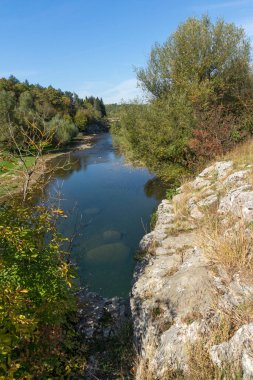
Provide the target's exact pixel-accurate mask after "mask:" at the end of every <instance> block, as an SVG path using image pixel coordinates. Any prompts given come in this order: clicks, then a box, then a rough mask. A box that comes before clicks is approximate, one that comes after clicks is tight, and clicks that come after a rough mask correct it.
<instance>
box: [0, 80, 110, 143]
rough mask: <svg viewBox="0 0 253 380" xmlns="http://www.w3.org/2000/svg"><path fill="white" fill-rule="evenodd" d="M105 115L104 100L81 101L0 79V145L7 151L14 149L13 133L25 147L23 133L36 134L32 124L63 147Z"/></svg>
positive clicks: (68, 94)
mask: <svg viewBox="0 0 253 380" xmlns="http://www.w3.org/2000/svg"><path fill="white" fill-rule="evenodd" d="M105 115H106V111H105V106H104V103H103V100H102V99H99V98H95V97H93V96H91V97H86V98H85V99H81V98H80V97H79V96H78V95H77V94H75V93H72V92H70V91H62V90H59V89H55V88H53V87H52V86H48V87H42V86H40V85H39V84H29V82H28V81H24V82H20V81H19V80H18V79H17V78H15V77H14V76H10V77H9V78H8V79H6V78H1V79H0V146H4V147H5V148H9V149H11V148H13V141H12V139H11V138H10V133H12V134H13V135H15V138H16V140H17V141H18V143H19V144H21V145H22V141H23V140H24V133H25V134H28V135H29V134H33V133H34V128H32V125H33V126H34V125H36V128H37V129H39V130H43V131H44V132H46V133H47V134H48V135H50V136H52V141H51V143H52V145H53V146H60V145H64V144H66V143H67V142H69V141H70V140H71V139H72V138H73V137H74V136H76V135H77V134H78V132H79V131H83V130H85V128H86V127H87V125H88V124H90V123H94V122H100V121H101V120H102V119H103V117H104V116H105Z"/></svg>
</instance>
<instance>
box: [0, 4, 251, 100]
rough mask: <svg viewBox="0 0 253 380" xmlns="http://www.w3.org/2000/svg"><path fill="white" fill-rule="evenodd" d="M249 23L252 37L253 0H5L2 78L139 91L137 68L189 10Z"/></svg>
mask: <svg viewBox="0 0 253 380" xmlns="http://www.w3.org/2000/svg"><path fill="white" fill-rule="evenodd" d="M205 13H208V14H209V15H210V16H211V17H212V19H215V18H216V17H219V16H221V17H223V18H224V19H225V20H226V21H229V22H231V21H232V22H235V23H236V24H237V25H239V26H243V27H244V28H245V30H246V32H247V34H248V35H249V36H251V37H253V0H227V1H226V0H225V1H224V0H220V1H218V0H195V1H193V0H188V1H187V0H175V1H171V0H0V42H1V57H0V76H5V77H6V76H9V75H10V74H13V75H15V76H16V77H17V78H19V79H20V80H24V79H28V80H29V82H31V83H40V84H41V85H43V86H48V85H50V84H51V85H52V86H54V87H56V88H61V89H63V90H69V91H75V92H76V93H78V94H79V95H80V96H86V95H91V94H93V95H95V96H99V97H100V96H102V97H103V99H104V101H105V102H106V103H111V102H120V101H121V100H122V99H124V100H129V99H133V98H134V97H136V96H137V95H138V96H140V95H141V93H140V90H139V89H137V88H136V79H135V73H134V69H133V68H134V67H135V66H136V67H139V66H143V65H145V62H146V61H147V58H148V54H149V51H150V48H151V46H152V45H153V44H154V42H156V41H158V42H163V41H165V40H166V38H167V37H168V36H169V35H170V33H172V32H173V31H174V30H175V29H176V28H177V25H178V24H179V23H180V22H183V21H184V20H185V19H186V18H187V17H188V16H201V15H202V14H205Z"/></svg>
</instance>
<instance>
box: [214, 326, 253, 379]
mask: <svg viewBox="0 0 253 380" xmlns="http://www.w3.org/2000/svg"><path fill="white" fill-rule="evenodd" d="M210 355H211V358H212V360H213V362H214V363H215V364H216V365H217V366H219V367H220V368H223V367H225V366H226V364H227V363H230V364H231V365H232V366H235V368H240V367H242V368H243V372H244V374H243V379H247V380H248V379H252V378H253V324H252V323H251V324H248V325H243V326H242V327H241V328H240V329H239V330H238V331H237V332H236V333H235V334H234V336H233V337H232V338H231V339H230V340H229V341H228V342H224V343H221V344H218V345H216V346H213V347H212V348H211V350H210Z"/></svg>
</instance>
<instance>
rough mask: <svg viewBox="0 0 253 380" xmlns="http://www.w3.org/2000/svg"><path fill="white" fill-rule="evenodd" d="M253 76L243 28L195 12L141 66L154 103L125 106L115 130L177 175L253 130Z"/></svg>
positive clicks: (141, 154)
mask: <svg viewBox="0 0 253 380" xmlns="http://www.w3.org/2000/svg"><path fill="white" fill-rule="evenodd" d="M251 77H252V72H251V66H250V44H249V41H248V39H247V38H246V37H245V34H244V31H243V30H242V29H241V28H238V27H236V26H235V25H234V24H227V23H225V22H224V21H223V20H220V19H219V20H217V21H216V22H215V23H212V22H211V20H210V18H209V17H208V16H204V17H202V18H201V19H196V18H189V19H188V20H187V21H186V22H185V23H183V24H181V25H180V26H179V27H178V29H177V30H176V32H175V33H173V34H172V35H171V36H170V37H169V38H168V40H167V41H166V42H165V43H164V44H163V45H159V44H156V45H155V46H154V47H153V48H152V50H151V53H150V59H149V61H148V63H147V66H146V68H140V69H139V70H137V78H138V80H139V85H140V86H141V87H142V88H143V89H144V91H145V92H146V93H147V94H148V95H149V103H148V104H147V105H132V106H130V107H125V108H124V109H122V110H121V127H120V129H119V130H117V131H116V133H117V134H118V136H119V138H120V139H121V141H123V142H124V144H125V146H126V147H127V149H128V150H129V147H130V148H131V150H132V151H134V155H135V156H136V157H137V158H138V159H140V160H141V161H144V162H145V163H146V164H147V165H148V166H149V167H150V168H151V169H152V170H155V171H156V172H157V173H159V174H160V175H162V176H163V177H165V179H169V180H172V179H173V177H176V176H178V175H179V174H182V172H183V171H184V170H194V168H195V167H196V166H197V165H199V162H202V163H203V162H204V161H205V160H207V159H212V158H214V157H215V155H217V154H222V153H224V152H226V151H227V150H228V149H230V148H232V147H233V145H234V144H235V143H237V142H238V141H241V140H242V139H243V138H244V137H245V136H247V133H249V131H251V130H252V128H253V120H252V117H251V118H250V115H249V111H248V110H249V109H250V106H249V102H248V101H247V99H248V98H250V97H252V89H253V85H252V80H251ZM250 94H251V95H250ZM251 105H252V102H251ZM246 113H247V117H246V116H245V115H246ZM114 130H115V128H114ZM207 152H208V154H207Z"/></svg>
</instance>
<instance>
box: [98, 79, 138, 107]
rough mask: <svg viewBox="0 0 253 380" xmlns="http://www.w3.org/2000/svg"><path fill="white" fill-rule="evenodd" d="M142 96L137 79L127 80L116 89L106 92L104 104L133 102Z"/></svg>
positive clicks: (112, 88) (103, 95)
mask: <svg viewBox="0 0 253 380" xmlns="http://www.w3.org/2000/svg"><path fill="white" fill-rule="evenodd" d="M141 95H142V91H141V90H140V88H138V87H137V80H136V79H135V78H132V79H127V80H124V81H122V82H120V83H119V84H117V85H116V86H114V87H111V88H109V89H108V90H106V91H104V92H103V94H102V97H103V99H104V102H105V103H107V104H109V103H119V102H121V101H123V100H124V101H125V102H128V101H131V100H134V99H135V98H137V97H138V96H141Z"/></svg>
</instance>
